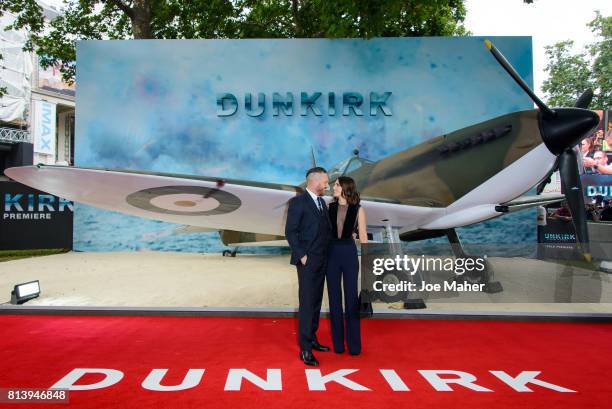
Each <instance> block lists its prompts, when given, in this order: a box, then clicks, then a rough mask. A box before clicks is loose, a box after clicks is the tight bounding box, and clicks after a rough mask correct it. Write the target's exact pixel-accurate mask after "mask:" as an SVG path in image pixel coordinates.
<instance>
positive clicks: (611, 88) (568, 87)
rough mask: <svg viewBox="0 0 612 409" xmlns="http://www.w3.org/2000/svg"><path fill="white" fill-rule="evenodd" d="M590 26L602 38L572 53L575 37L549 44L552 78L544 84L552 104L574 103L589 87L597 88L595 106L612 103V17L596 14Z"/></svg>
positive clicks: (597, 107) (598, 107)
mask: <svg viewBox="0 0 612 409" xmlns="http://www.w3.org/2000/svg"><path fill="white" fill-rule="evenodd" d="M588 26H589V27H590V28H591V30H592V31H593V32H594V33H595V34H596V36H597V37H598V38H600V40H599V41H596V42H595V43H593V44H590V45H589V46H587V48H586V50H585V51H583V52H580V53H577V54H572V53H571V48H572V45H573V41H570V40H568V41H562V42H559V43H557V44H555V45H552V46H547V47H545V49H546V56H547V58H548V64H547V66H546V68H545V70H546V72H547V73H548V75H549V78H548V79H546V80H545V81H544V83H543V84H542V90H543V91H544V92H545V93H546V94H547V95H548V97H549V98H548V104H550V105H551V106H573V105H574V103H575V101H576V99H577V98H578V96H580V94H581V93H582V92H583V91H584V90H586V89H587V88H592V89H593V91H594V94H595V95H594V97H593V102H592V103H591V106H590V108H591V109H609V108H610V107H612V95H611V92H612V17H603V16H602V15H601V13H599V12H596V17H595V19H594V20H593V21H591V22H590V23H589V24H588Z"/></svg>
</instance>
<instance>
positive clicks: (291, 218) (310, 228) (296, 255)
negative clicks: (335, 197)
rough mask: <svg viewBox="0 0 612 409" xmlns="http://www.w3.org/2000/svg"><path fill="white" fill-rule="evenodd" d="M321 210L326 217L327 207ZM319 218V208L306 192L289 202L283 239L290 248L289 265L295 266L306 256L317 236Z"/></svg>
mask: <svg viewBox="0 0 612 409" xmlns="http://www.w3.org/2000/svg"><path fill="white" fill-rule="evenodd" d="M323 210H324V212H325V214H326V215H327V206H326V207H325V209H323ZM320 218H321V214H320V213H319V208H318V207H317V205H316V204H315V202H314V200H312V197H310V194H309V193H308V192H306V191H304V193H302V194H301V195H298V196H296V197H294V198H292V199H291V200H290V201H289V210H288V211H287V223H286V224H285V238H286V239H287V241H288V242H289V246H290V247H291V261H290V263H291V264H293V265H297V264H298V263H300V259H301V258H302V257H304V256H305V255H306V254H308V250H309V249H310V246H311V245H312V244H313V242H314V241H315V239H316V238H317V234H319V221H320Z"/></svg>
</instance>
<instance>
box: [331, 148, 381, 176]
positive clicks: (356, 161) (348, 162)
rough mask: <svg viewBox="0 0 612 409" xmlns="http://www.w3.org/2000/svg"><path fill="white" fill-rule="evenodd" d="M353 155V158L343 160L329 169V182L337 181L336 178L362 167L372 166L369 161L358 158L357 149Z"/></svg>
mask: <svg viewBox="0 0 612 409" xmlns="http://www.w3.org/2000/svg"><path fill="white" fill-rule="evenodd" d="M353 155H354V156H351V157H350V158H347V159H345V160H343V161H342V162H340V163H338V164H337V165H335V166H334V167H332V168H331V169H330V171H329V172H328V173H327V174H328V175H329V181H330V182H333V181H335V180H336V179H338V177H340V176H344V175H346V174H347V173H351V172H354V171H356V170H357V169H359V168H361V167H363V166H368V165H373V164H374V162H373V161H371V160H368V159H364V158H361V157H359V151H358V150H357V149H355V151H354V152H353Z"/></svg>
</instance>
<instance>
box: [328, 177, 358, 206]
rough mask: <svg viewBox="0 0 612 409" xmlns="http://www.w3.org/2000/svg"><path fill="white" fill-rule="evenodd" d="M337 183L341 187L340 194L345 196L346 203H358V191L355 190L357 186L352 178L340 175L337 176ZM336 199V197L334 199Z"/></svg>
mask: <svg viewBox="0 0 612 409" xmlns="http://www.w3.org/2000/svg"><path fill="white" fill-rule="evenodd" d="M338 183H339V184H340V187H342V194H343V195H344V197H345V198H346V201H347V202H348V204H352V205H357V204H359V200H360V199H359V192H358V191H357V187H356V186H355V181H354V180H353V178H350V177H348V176H340V177H339V178H338ZM334 200H335V201H338V199H337V198H336V199H334Z"/></svg>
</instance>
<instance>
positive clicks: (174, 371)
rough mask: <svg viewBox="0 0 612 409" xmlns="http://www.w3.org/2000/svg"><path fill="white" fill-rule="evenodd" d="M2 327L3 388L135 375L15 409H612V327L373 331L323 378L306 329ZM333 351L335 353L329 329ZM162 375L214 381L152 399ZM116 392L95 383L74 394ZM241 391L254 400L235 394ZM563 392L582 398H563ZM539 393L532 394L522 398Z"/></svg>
mask: <svg viewBox="0 0 612 409" xmlns="http://www.w3.org/2000/svg"><path fill="white" fill-rule="evenodd" d="M0 326H1V328H2V334H3V336H2V338H1V339H0V363H1V365H2V368H1V369H2V370H1V372H0V388H7V387H11V388H14V387H21V388H49V387H51V386H52V385H54V384H56V383H57V382H58V381H60V380H61V379H62V378H64V377H65V376H66V375H68V374H69V373H70V372H71V371H73V370H74V369H75V368H106V369H112V370H116V371H120V372H121V373H123V378H122V379H121V380H120V381H119V382H117V383H115V384H114V385H111V386H108V387H105V388H102V389H95V390H73V391H71V392H70V404H69V405H65V404H46V405H43V406H40V405H35V404H32V403H27V404H21V405H12V404H11V405H9V404H6V405H0V406H3V407H11V408H15V407H44V408H53V407H57V408H65V407H77V408H99V407H104V408H171V409H174V408H178V409H180V408H241V407H258V408H265V409H273V408H299V407H304V408H306V407H307V408H331V407H333V408H351V409H353V408H362V407H368V408H377V407H378V408H383V407H386V408H392V407H397V408H400V407H410V408H458V407H466V408H516V407H524V408H547V409H550V408H555V409H557V408H585V407H589V408H604V407H608V408H609V407H610V401H611V400H612V383H611V382H610V380H609V379H608V377H610V376H612V375H611V374H612V360H611V359H610V354H611V349H612V325H608V324H582V323H537V322H533V323H527V322H491V321H424V320H382V319H380V320H376V319H370V320H365V321H363V329H362V334H363V347H364V351H363V353H362V355H361V356H357V357H353V356H349V355H346V354H343V355H336V354H334V353H333V352H327V353H317V354H316V356H317V357H318V358H319V360H320V362H321V366H320V367H318V368H311V367H306V366H305V365H303V363H302V362H300V361H299V360H298V348H297V341H296V336H295V330H296V326H297V325H296V320H294V319H285V318H277V319H272V318H199V317H184V318H183V317H83V316H26V315H19V316H14V315H0ZM319 338H320V340H321V342H323V343H325V344H328V345H329V344H330V339H329V323H328V321H327V320H322V328H321V330H320V335H319ZM156 368H157V369H168V372H167V373H166V375H165V376H163V378H162V379H161V381H159V384H161V385H162V386H171V385H180V384H181V383H182V382H183V380H184V378H185V376H186V374H187V371H188V370H189V369H190V368H191V369H204V370H205V372H204V374H203V376H202V377H201V379H200V381H199V383H197V382H195V383H196V384H197V385H196V386H194V387H192V388H190V389H186V390H179V391H153V390H148V389H145V388H143V386H142V384H143V381H144V380H145V378H147V376H148V375H149V374H150V373H151V371H152V370H153V369H156ZM232 369H234V370H236V369H246V370H248V371H250V372H252V373H253V374H254V375H256V376H258V377H259V378H261V381H259V384H260V386H264V387H265V385H266V384H265V382H266V381H267V382H268V383H267V385H268V388H271V389H281V390H263V389H261V388H260V386H257V385H256V384H255V383H253V382H251V381H249V380H245V379H243V380H242V383H241V384H240V385H239V382H238V380H239V379H240V378H239V376H236V375H239V373H238V372H237V371H230V370H232ZM267 369H270V370H271V371H270V372H269V373H268V375H269V377H267V375H266V374H267V372H266V370H267ZM305 369H318V370H320V371H321V372H320V374H319V373H318V372H314V373H310V374H309V376H310V384H309V380H308V378H307V373H306V371H305ZM342 369H345V370H348V369H354V370H357V371H355V372H352V373H350V374H345V376H344V378H342V377H338V376H339V375H341V374H342V373H341V372H336V374H335V375H336V376H337V378H336V379H337V380H340V381H341V382H337V381H334V380H331V381H329V382H327V383H326V382H325V380H326V379H327V378H321V376H325V375H328V374H332V373H334V372H335V371H338V370H342ZM381 369H387V370H393V371H394V372H390V371H387V372H385V374H386V375H387V379H389V380H390V381H387V380H385V377H383V375H382V373H381V371H380V370H381ZM427 370H430V371H432V370H433V371H444V370H452V371H461V372H463V373H464V374H462V376H463V377H464V378H465V379H467V381H468V382H472V383H471V385H472V386H471V387H472V388H474V389H480V390H484V389H485V388H486V389H488V390H489V391H486V392H484V391H483V392H479V391H476V390H473V389H470V388H469V387H466V386H462V385H459V384H456V383H445V382H443V381H440V380H438V381H437V382H436V376H437V378H440V379H449V378H457V376H458V375H461V374H456V373H450V374H449V373H447V374H444V373H442V372H439V373H438V374H437V375H436V374H435V373H433V372H430V373H427V372H419V371H427ZM490 371H503V372H505V374H506V375H505V377H504V374H500V373H499V372H498V375H499V376H497V377H496V376H494V375H493V374H492V373H491V372H490ZM526 371H537V372H539V374H537V375H535V374H534V373H533V372H526ZM345 372H347V371H345ZM117 373H119V372H117ZM230 373H231V375H228V374H230ZM193 375H195V379H196V381H197V380H198V376H199V375H198V374H197V373H195V372H194V373H193ZM275 376H277V378H275ZM332 376H334V375H333V374H332ZM470 377H474V378H475V379H473V378H472V379H469V378H470ZM500 378H501V379H500ZM512 378H516V379H517V380H515V381H514V382H513V381H512ZM104 379H105V376H104V375H102V374H99V373H98V374H96V373H89V374H87V375H85V376H83V377H81V378H80V380H78V381H76V382H75V383H74V384H76V385H91V384H95V383H97V382H99V381H102V380H104ZM228 379H229V381H228ZM232 379H233V381H232ZM343 379H344V380H343ZM394 379H395V381H394ZM398 379H401V381H399V380H398ZM428 379H429V380H428ZM502 379H506V381H507V380H508V379H510V381H509V382H505V381H503V380H502ZM530 379H532V380H533V379H535V381H534V382H535V384H534V383H528V382H527V381H529V380H530ZM538 380H539V381H543V382H547V383H541V384H540V385H537V383H538ZM255 381H257V380H255ZM351 382H352V383H351ZM526 382H527V383H526ZM226 383H227V384H226ZM342 383H344V385H343V384H342ZM149 384H155V382H154V381H151V382H149ZM232 385H233V387H234V388H238V387H240V390H224V389H226V388H228V389H231V388H232ZM391 385H395V389H406V388H409V389H410V390H409V391H406V390H404V391H401V390H396V391H394V390H393V389H392V387H391ZM468 385H470V384H469V383H468ZM511 385H514V386H511ZM554 385H556V388H558V389H559V388H561V389H560V390H563V388H564V389H565V390H573V391H575V392H559V391H555V390H553V389H551V388H555V386H554ZM347 386H348V387H347ZM351 387H352V388H353V389H364V388H367V389H369V390H353V389H351ZM323 388H325V389H326V390H313V389H323ZM445 388H446V389H449V390H448V391H441V390H436V389H445ZM527 388H528V389H530V390H531V392H528V391H524V392H519V391H517V390H516V389H519V390H526V389H527Z"/></svg>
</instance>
